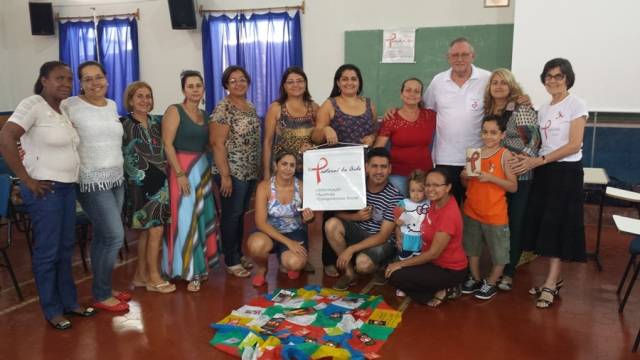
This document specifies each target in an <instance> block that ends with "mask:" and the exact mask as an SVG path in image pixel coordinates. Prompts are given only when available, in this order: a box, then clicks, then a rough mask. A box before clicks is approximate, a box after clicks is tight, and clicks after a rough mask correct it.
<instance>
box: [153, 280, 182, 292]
mask: <svg viewBox="0 0 640 360" xmlns="http://www.w3.org/2000/svg"><path fill="white" fill-rule="evenodd" d="M146 289H147V291H152V292H159V293H162V294H168V293H172V292H174V291H176V286H175V285H174V284H172V283H170V282H168V281H163V282H161V283H159V284H155V285H154V284H151V283H147V285H146Z"/></svg>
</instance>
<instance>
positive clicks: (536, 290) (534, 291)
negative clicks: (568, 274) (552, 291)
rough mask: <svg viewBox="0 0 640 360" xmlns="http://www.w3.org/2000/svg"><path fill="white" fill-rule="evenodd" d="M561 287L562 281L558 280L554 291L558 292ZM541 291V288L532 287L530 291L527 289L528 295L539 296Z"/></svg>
mask: <svg viewBox="0 0 640 360" xmlns="http://www.w3.org/2000/svg"><path fill="white" fill-rule="evenodd" d="M563 286H564V279H560V280H558V281H557V282H556V290H558V292H559V291H560V289H562V287H563ZM542 289H543V287H537V286H534V287H532V288H531V289H529V295H537V296H540V293H542Z"/></svg>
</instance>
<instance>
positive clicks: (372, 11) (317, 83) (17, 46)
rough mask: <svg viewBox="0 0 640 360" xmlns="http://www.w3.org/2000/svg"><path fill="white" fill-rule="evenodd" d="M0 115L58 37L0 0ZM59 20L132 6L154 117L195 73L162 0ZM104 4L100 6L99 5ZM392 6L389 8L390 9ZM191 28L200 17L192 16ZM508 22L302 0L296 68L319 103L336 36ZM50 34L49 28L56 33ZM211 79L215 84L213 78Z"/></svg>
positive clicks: (194, 39)
mask: <svg viewBox="0 0 640 360" xmlns="http://www.w3.org/2000/svg"><path fill="white" fill-rule="evenodd" d="M0 1H2V5H0V6H1V8H0V15H1V16H0V34H1V35H0V65H2V61H3V60H2V53H3V52H4V53H5V54H6V58H7V60H6V64H5V65H6V66H3V67H2V69H3V70H2V71H1V72H0V111H10V110H12V109H13V108H14V107H15V106H16V105H17V104H18V102H19V101H20V99H22V98H24V97H26V96H28V95H29V94H30V93H31V88H32V86H33V82H34V81H35V77H36V76H37V70H38V67H39V66H40V65H41V64H42V63H43V62H44V61H47V60H52V59H57V58H58V37H57V35H56V36H31V31H30V27H29V12H28V6H27V3H28V0H0ZM49 1H53V4H54V12H59V13H60V15H61V16H79V15H90V13H91V10H90V7H95V8H96V11H97V13H98V14H112V13H121V12H132V11H135V9H136V8H140V16H141V18H140V20H139V21H138V39H139V46H140V48H139V51H140V76H141V78H142V79H143V80H146V81H148V82H149V83H150V84H151V85H152V86H153V88H154V95H155V97H156V110H155V112H162V109H164V108H165V107H166V106H167V105H169V104H171V103H174V102H176V101H179V100H180V99H181V94H180V85H179V78H178V74H179V73H180V71H181V70H183V69H196V70H202V44H201V34H200V30H199V29H198V30H186V31H185V30H172V29H171V23H170V19H169V10H168V3H167V1H166V0H128V1H127V0H101V1H97V0H93V1H92V0H49ZM301 1H302V0H197V1H196V2H197V3H198V4H202V5H203V6H204V7H205V8H208V9H236V8H238V7H244V8H254V7H265V6H283V5H298V4H300V3H301ZM105 4H107V5H105ZM390 4H393V6H390ZM197 21H198V26H200V25H199V23H200V21H201V18H200V17H199V16H198V17H197ZM512 22H513V5H512V6H511V7H508V8H484V7H483V1H482V0H447V1H442V0H396V1H393V2H389V1H388V0H348V1H343V0H306V12H305V14H304V15H303V16H302V38H303V44H302V46H303V55H304V59H303V61H304V67H305V71H306V72H307V74H308V76H309V83H310V86H309V87H310V90H311V93H312V95H313V94H315V98H316V100H317V101H322V100H323V98H325V97H326V96H327V95H328V93H329V91H330V90H331V81H332V79H333V74H334V72H335V69H336V68H337V67H338V66H340V65H341V64H342V62H343V60H344V32H345V31H348V30H367V29H382V28H394V27H435V26H455V25H480V24H498V23H512ZM56 34H57V29H56ZM214 81H218V79H215V80H214Z"/></svg>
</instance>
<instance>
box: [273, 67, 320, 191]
mask: <svg viewBox="0 0 640 360" xmlns="http://www.w3.org/2000/svg"><path fill="white" fill-rule="evenodd" d="M317 112H318V104H316V103H315V102H314V101H313V100H312V99H311V94H309V89H308V88H307V75H306V74H305V73H304V71H302V69H300V68H298V67H290V68H288V69H287V70H286V71H285V72H284V74H283V75H282V80H281V81H280V97H279V98H278V100H276V101H275V102H274V103H273V104H271V106H270V107H269V111H267V116H266V118H265V125H264V145H263V146H262V150H263V152H262V171H263V179H264V180H269V179H271V161H272V159H271V158H272V155H273V154H279V153H281V152H290V153H292V154H296V157H297V161H296V162H297V168H296V176H297V177H298V178H299V179H302V152H304V151H305V150H307V149H310V148H311V147H312V146H313V143H312V142H311V132H312V131H313V128H314V127H315V120H316V114H317ZM274 135H275V139H274Z"/></svg>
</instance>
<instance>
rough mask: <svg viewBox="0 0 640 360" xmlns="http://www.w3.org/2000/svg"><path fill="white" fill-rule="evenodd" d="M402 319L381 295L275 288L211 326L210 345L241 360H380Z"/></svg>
mask: <svg viewBox="0 0 640 360" xmlns="http://www.w3.org/2000/svg"><path fill="white" fill-rule="evenodd" d="M401 321H402V314H401V313H400V312H398V311H396V310H394V309H392V308H391V307H390V306H389V305H387V304H386V303H385V302H384V300H383V299H382V297H381V296H373V295H366V294H356V293H350V292H347V291H336V290H332V289H327V288H321V287H319V286H315V285H308V286H306V287H304V288H300V289H276V290H274V291H273V292H272V293H271V294H265V295H263V296H259V297H257V298H255V299H253V300H251V301H250V302H249V304H247V305H244V306H242V307H240V308H238V309H236V310H233V311H232V312H231V314H229V315H227V316H226V317H225V318H224V319H222V320H220V321H218V322H217V323H213V324H211V327H212V328H213V329H214V330H215V334H214V336H213V338H212V339H211V341H210V342H209V343H210V344H211V345H213V346H214V347H216V348H217V349H218V350H221V351H223V352H225V353H227V354H231V355H234V356H237V357H240V358H242V359H255V360H264V359H273V360H278V359H284V360H287V359H321V358H333V359H377V358H379V357H380V355H378V352H379V351H380V349H381V348H382V346H383V345H384V343H385V342H386V341H387V339H388V338H389V336H390V335H391V334H392V333H393V331H394V330H395V328H396V327H397V326H399V325H400V322H401Z"/></svg>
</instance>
